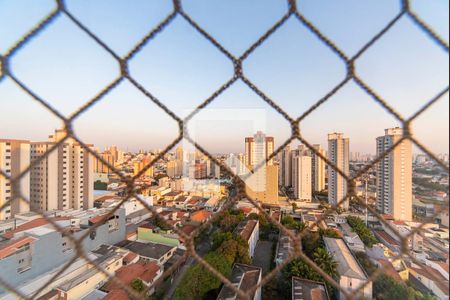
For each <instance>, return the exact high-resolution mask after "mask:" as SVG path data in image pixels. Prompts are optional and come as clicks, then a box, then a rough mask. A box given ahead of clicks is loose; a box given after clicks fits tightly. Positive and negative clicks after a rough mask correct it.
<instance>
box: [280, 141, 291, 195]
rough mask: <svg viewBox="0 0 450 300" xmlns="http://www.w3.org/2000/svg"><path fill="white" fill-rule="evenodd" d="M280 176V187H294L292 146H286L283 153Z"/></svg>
mask: <svg viewBox="0 0 450 300" xmlns="http://www.w3.org/2000/svg"><path fill="white" fill-rule="evenodd" d="M279 176H280V186H283V187H291V186H292V152H291V147H290V146H286V148H285V149H284V150H283V151H282V152H281V156H280V175H279Z"/></svg>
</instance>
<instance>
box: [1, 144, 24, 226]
mask: <svg viewBox="0 0 450 300" xmlns="http://www.w3.org/2000/svg"><path fill="white" fill-rule="evenodd" d="M29 165H30V142H29V141H20V140H1V139H0V169H1V170H2V171H3V172H4V173H6V174H7V175H9V176H11V177H12V178H15V177H17V176H18V175H20V174H21V173H22V172H23V171H25V170H26V168H28V166H29ZM20 192H21V194H22V195H23V196H24V198H26V199H24V200H29V199H30V175H29V173H28V174H27V175H25V176H24V177H22V179H21V180H20ZM11 199H12V185H11V182H10V181H9V180H8V179H6V178H5V177H3V176H1V175H0V207H1V206H3V205H5V203H6V202H8V201H10V200H11ZM29 210H30V206H29V205H28V204H26V203H25V202H23V201H20V200H14V201H12V202H11V203H10V205H8V206H6V207H5V208H4V209H3V210H2V211H0V221H2V220H8V219H11V218H13V217H14V215H15V214H18V213H23V212H28V211H29Z"/></svg>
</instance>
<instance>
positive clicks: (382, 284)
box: [373, 274, 408, 300]
mask: <svg viewBox="0 0 450 300" xmlns="http://www.w3.org/2000/svg"><path fill="white" fill-rule="evenodd" d="M373 293H374V297H375V298H376V299H377V300H388V299H389V300H391V299H408V291H407V289H406V286H404V285H402V284H400V283H398V282H396V281H395V280H394V279H392V278H391V277H389V276H387V275H385V274H381V275H380V276H379V277H378V278H377V280H375V282H374V286H373Z"/></svg>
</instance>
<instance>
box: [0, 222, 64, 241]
mask: <svg viewBox="0 0 450 300" xmlns="http://www.w3.org/2000/svg"><path fill="white" fill-rule="evenodd" d="M52 220H53V221H65V220H70V218H67V217H58V218H53V219H52ZM48 224H50V223H49V222H48V221H47V220H46V219H44V218H39V219H35V220H32V221H30V222H27V223H25V224H22V225H20V226H18V227H17V228H16V229H15V230H12V231H8V232H7V233H5V234H3V237H4V238H7V239H11V238H13V237H14V235H15V234H16V233H19V232H23V231H27V230H30V229H33V228H36V227H41V226H45V225H48Z"/></svg>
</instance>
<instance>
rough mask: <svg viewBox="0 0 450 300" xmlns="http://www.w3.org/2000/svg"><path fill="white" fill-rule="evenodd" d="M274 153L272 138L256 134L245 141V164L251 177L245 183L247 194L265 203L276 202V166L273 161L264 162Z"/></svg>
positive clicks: (260, 133)
mask: <svg viewBox="0 0 450 300" xmlns="http://www.w3.org/2000/svg"><path fill="white" fill-rule="evenodd" d="M273 151H274V138H273V137H266V135H265V134H264V133H262V132H260V131H259V132H257V133H256V134H255V135H254V136H253V137H251V138H246V139H245V153H246V155H245V163H246V166H247V168H248V169H249V170H253V172H254V173H253V174H252V176H250V177H249V179H248V180H247V181H246V186H247V193H248V194H249V195H250V196H251V197H252V198H253V199H255V200H259V201H262V202H265V203H277V202H278V166H274V165H273V159H271V160H270V161H268V162H266V161H267V159H268V158H269V157H270V156H271V155H272V153H273Z"/></svg>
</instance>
